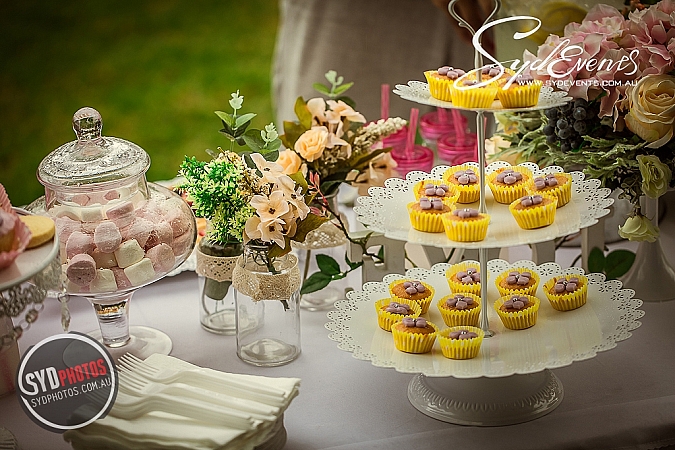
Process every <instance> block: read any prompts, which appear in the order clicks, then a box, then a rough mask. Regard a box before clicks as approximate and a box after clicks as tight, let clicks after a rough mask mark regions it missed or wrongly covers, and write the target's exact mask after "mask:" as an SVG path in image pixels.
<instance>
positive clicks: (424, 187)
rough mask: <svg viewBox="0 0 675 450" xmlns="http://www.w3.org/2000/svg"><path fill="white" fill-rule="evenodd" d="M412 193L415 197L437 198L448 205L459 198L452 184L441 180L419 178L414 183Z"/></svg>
mask: <svg viewBox="0 0 675 450" xmlns="http://www.w3.org/2000/svg"><path fill="white" fill-rule="evenodd" d="M413 193H414V194H415V199H417V200H419V199H421V198H422V197H426V198H428V199H430V200H431V199H434V198H438V199H440V200H441V201H442V202H443V203H445V204H446V205H448V206H452V205H454V204H455V202H456V201H457V199H458V198H459V191H458V190H457V189H456V188H455V187H454V186H453V185H449V184H447V183H445V182H444V181H442V180H421V181H418V182H417V183H415V184H414V186H413Z"/></svg>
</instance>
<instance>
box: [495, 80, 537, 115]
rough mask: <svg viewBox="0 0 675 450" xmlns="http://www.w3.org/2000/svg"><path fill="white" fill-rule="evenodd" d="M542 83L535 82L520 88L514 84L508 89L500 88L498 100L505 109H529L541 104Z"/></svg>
mask: <svg viewBox="0 0 675 450" xmlns="http://www.w3.org/2000/svg"><path fill="white" fill-rule="evenodd" d="M541 86H542V82H541V81H540V80H534V81H533V82H532V83H531V84H526V85H523V86H519V85H518V84H517V83H515V82H514V83H513V84H512V85H511V86H510V87H509V88H508V89H503V88H500V89H499V92H497V98H498V99H499V101H500V102H501V103H502V106H503V107H504V108H527V107H530V106H535V105H536V104H537V103H538V102H539V93H540V92H541Z"/></svg>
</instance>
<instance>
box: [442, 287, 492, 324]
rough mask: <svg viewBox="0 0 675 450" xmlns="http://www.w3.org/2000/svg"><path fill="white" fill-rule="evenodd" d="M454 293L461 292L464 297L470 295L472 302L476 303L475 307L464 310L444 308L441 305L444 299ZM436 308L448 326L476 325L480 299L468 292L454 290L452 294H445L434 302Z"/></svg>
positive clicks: (452, 295)
mask: <svg viewBox="0 0 675 450" xmlns="http://www.w3.org/2000/svg"><path fill="white" fill-rule="evenodd" d="M455 294H462V295H464V296H466V297H471V298H472V299H473V301H474V302H476V303H477V304H478V306H476V307H475V308H471V309H464V310H451V309H448V308H444V307H443V305H444V304H445V301H446V300H447V299H449V298H452V297H454V296H455ZM436 306H437V307H438V310H439V311H440V312H441V317H443V322H444V323H445V324H446V325H447V326H449V327H456V326H459V325H471V326H474V327H475V326H477V325H478V318H479V317H480V309H481V306H482V305H481V301H480V297H479V296H478V295H475V294H471V293H469V292H456V293H454V294H450V295H446V296H445V297H443V298H441V299H440V300H439V301H438V303H436Z"/></svg>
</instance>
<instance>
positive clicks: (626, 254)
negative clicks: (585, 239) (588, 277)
mask: <svg viewBox="0 0 675 450" xmlns="http://www.w3.org/2000/svg"><path fill="white" fill-rule="evenodd" d="M634 261H635V253H633V252H631V251H630V250H621V249H620V250H614V251H612V252H609V253H607V255H605V253H604V252H603V251H602V250H601V249H600V248H598V247H594V248H593V249H592V250H591V252H590V253H589V255H588V270H589V272H591V273H604V274H605V276H606V277H607V279H608V280H616V279H617V278H620V277H622V276H623V275H625V274H626V273H628V271H629V270H630V268H631V267H632V265H633V262H634Z"/></svg>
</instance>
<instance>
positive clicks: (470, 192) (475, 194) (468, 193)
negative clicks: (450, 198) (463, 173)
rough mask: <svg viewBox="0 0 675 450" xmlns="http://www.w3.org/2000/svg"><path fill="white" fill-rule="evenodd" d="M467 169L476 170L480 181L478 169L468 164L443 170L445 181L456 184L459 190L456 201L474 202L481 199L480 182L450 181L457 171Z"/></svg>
mask: <svg viewBox="0 0 675 450" xmlns="http://www.w3.org/2000/svg"><path fill="white" fill-rule="evenodd" d="M467 169H471V170H473V171H474V172H476V177H478V181H480V174H479V173H478V169H477V168H476V167H473V166H469V165H466V164H460V165H457V166H452V167H449V168H448V169H446V171H445V172H443V181H445V182H446V183H447V184H448V185H452V186H454V187H455V188H456V189H457V190H458V191H459V198H457V202H456V203H462V204H463V203H474V202H477V201H478V200H480V183H476V184H468V185H461V184H455V183H453V182H451V181H450V179H451V178H452V177H453V175H454V174H455V172H458V171H460V170H467Z"/></svg>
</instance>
